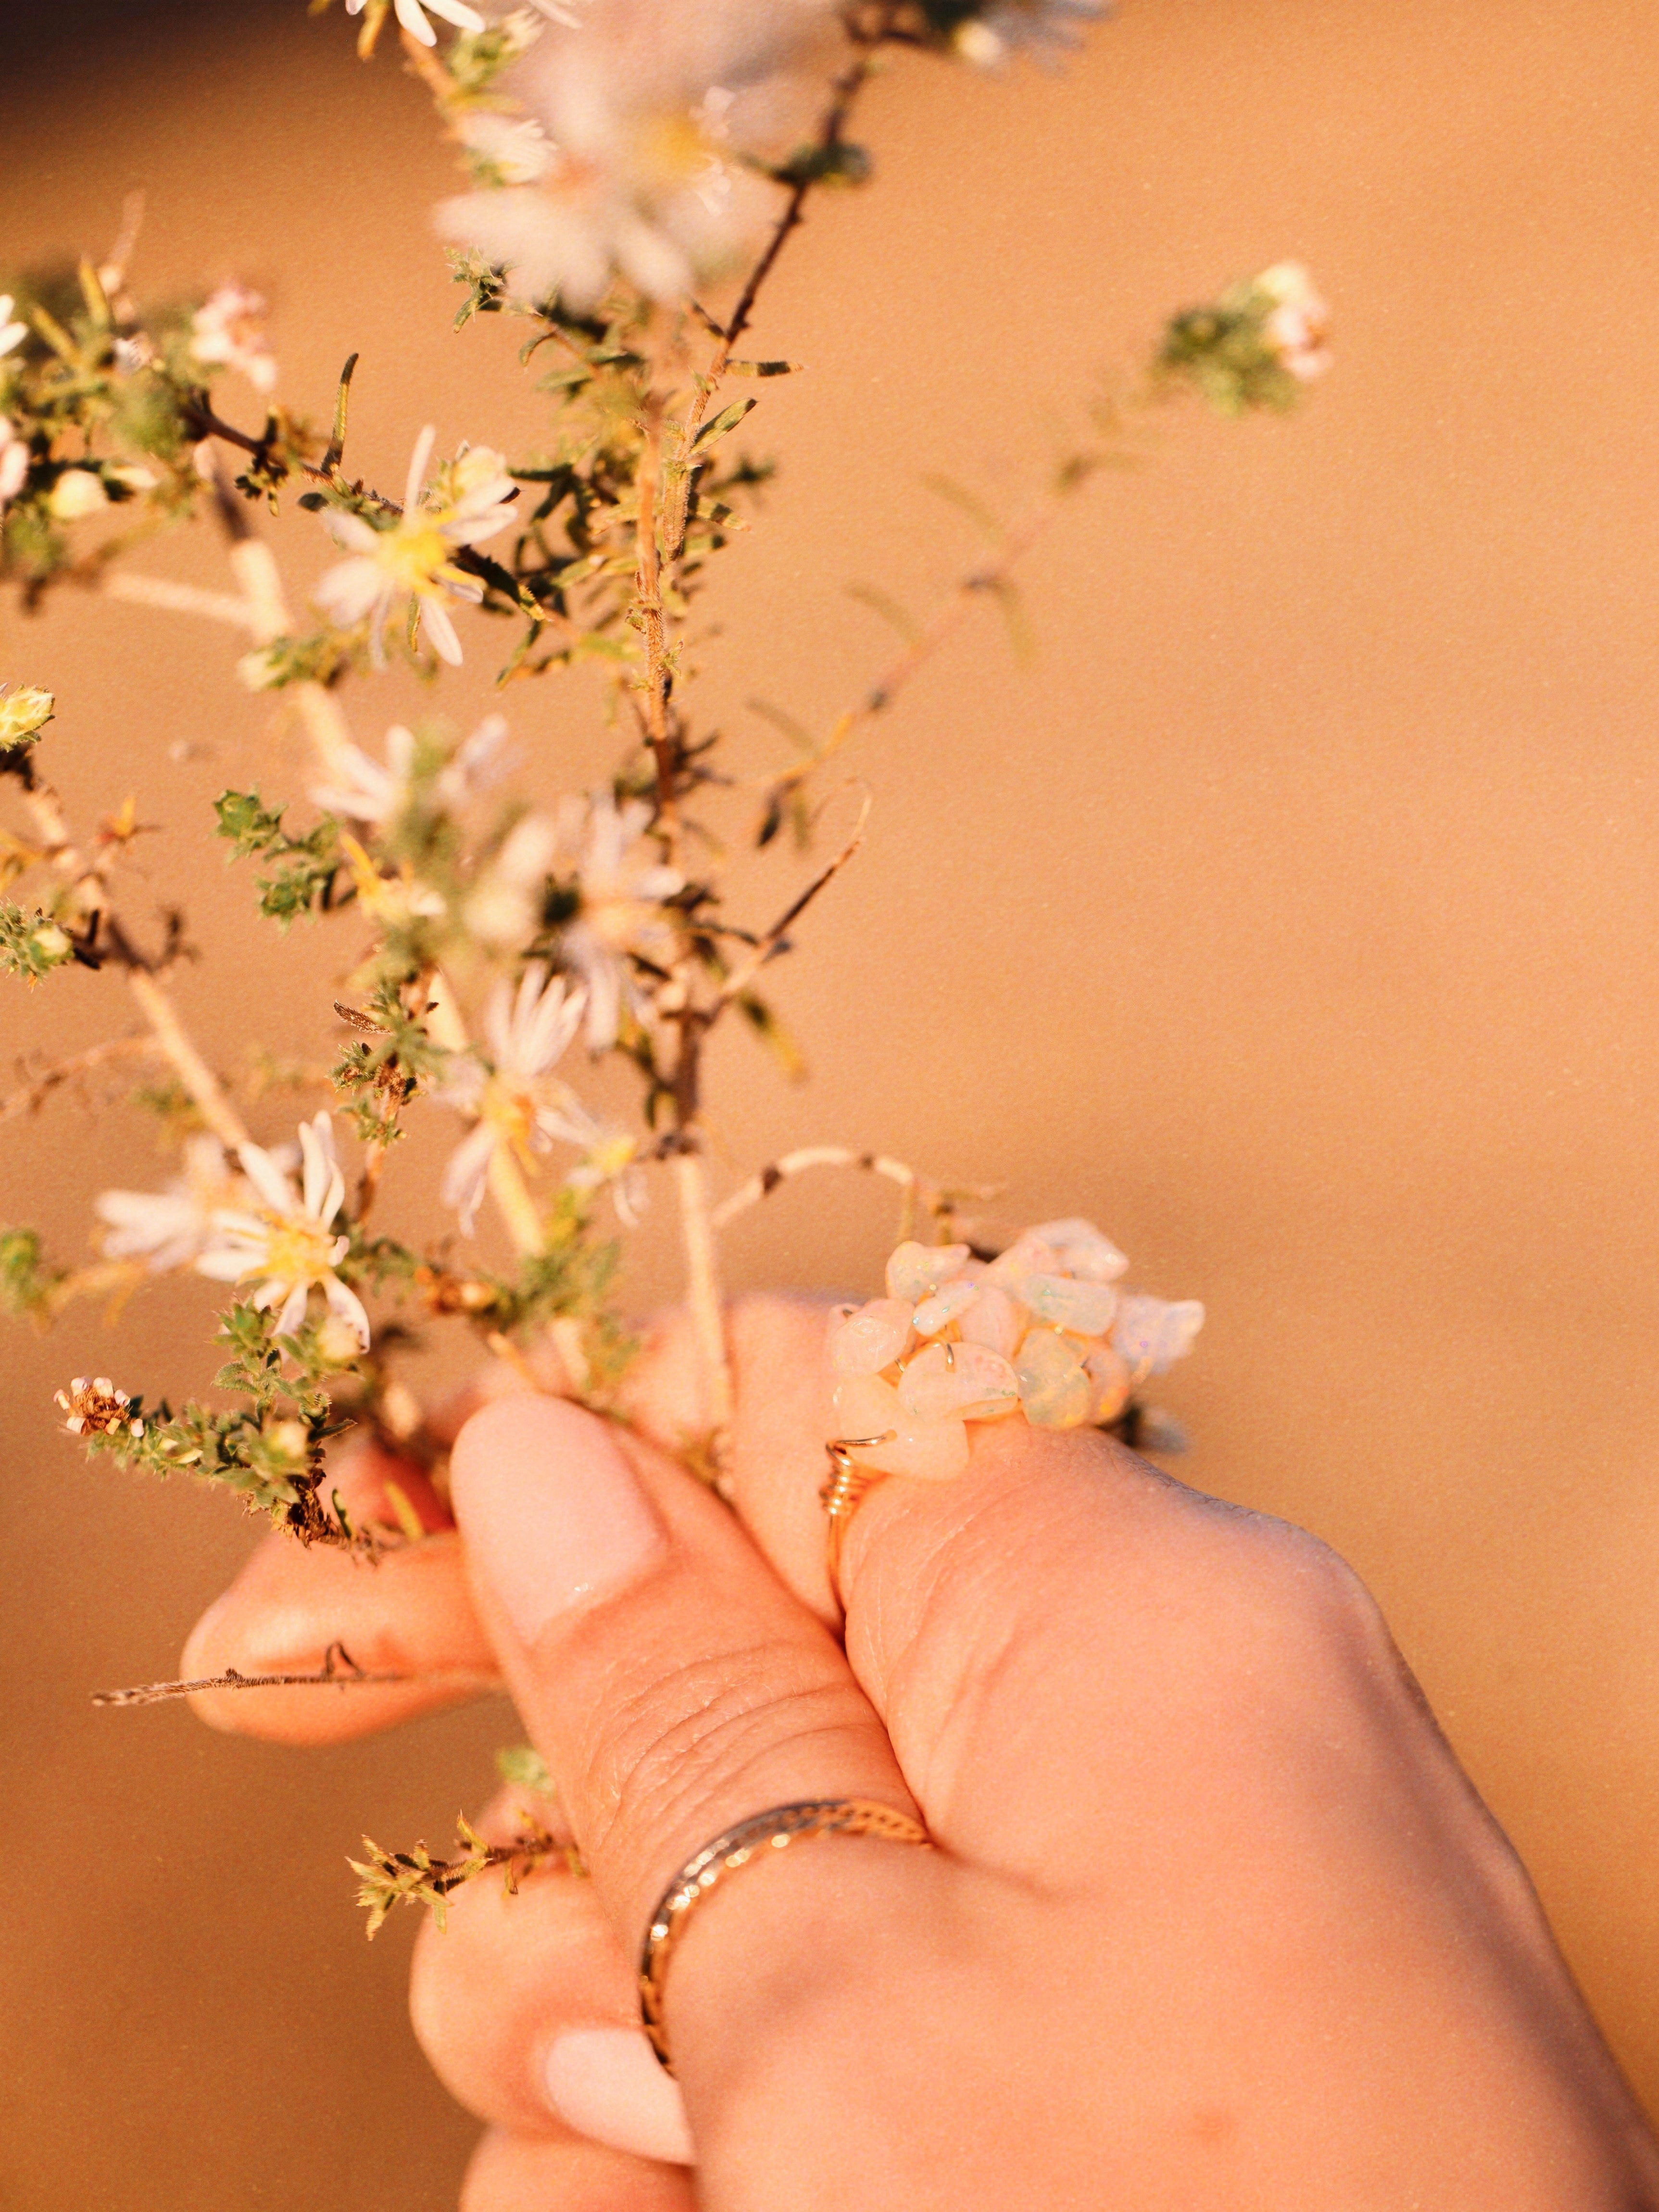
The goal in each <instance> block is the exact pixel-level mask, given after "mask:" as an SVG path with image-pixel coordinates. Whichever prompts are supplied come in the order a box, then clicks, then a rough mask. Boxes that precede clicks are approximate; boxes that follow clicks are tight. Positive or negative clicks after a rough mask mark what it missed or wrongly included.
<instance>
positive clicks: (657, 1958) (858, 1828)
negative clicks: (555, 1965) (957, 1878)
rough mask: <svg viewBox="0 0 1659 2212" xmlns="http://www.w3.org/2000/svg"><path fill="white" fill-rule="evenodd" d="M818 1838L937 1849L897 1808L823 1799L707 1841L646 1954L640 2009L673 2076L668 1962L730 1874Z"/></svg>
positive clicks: (655, 1924) (676, 1884) (650, 1931)
mask: <svg viewBox="0 0 1659 2212" xmlns="http://www.w3.org/2000/svg"><path fill="white" fill-rule="evenodd" d="M814 1836H881V1837H884V1838H886V1839H887V1841H888V1842H889V1843H894V1844H921V1845H923V1847H924V1848H926V1849H927V1850H931V1849H932V1848H933V1844H932V1838H930V1837H929V1835H928V1833H927V1830H926V1828H924V1827H923V1826H921V1822H920V1821H918V1820H912V1819H911V1818H910V1816H909V1815H908V1814H907V1813H896V1812H895V1811H894V1810H893V1808H892V1807H891V1806H890V1805H877V1804H874V1803H872V1802H871V1801H870V1800H869V1799H867V1798H864V1797H815V1798H810V1799H808V1800H807V1801H806V1802H805V1803H803V1804H799V1805H775V1806H774V1807H773V1808H772V1809H771V1811H770V1812H769V1813H757V1814H755V1816H754V1818H753V1819H752V1820H744V1821H743V1822H741V1823H740V1825H739V1826H737V1827H735V1828H728V1829H727V1830H726V1833H725V1834H724V1835H723V1836H716V1837H715V1838H714V1842H713V1843H712V1844H704V1845H703V1847H702V1850H700V1851H699V1852H698V1853H697V1855H696V1857H695V1858H691V1859H688V1860H687V1861H686V1863H685V1864H684V1866H683V1867H682V1868H681V1869H680V1870H679V1872H678V1874H677V1875H675V1877H674V1879H673V1881H671V1882H670V1883H669V1885H668V1887H667V1888H666V1889H665V1890H664V1892H663V1893H662V1895H661V1897H660V1898H659V1899H658V1900H657V1909H656V1911H654V1912H653V1914H652V1916H651V1924H650V1926H649V1927H648V1928H647V1929H646V1931H645V1948H644V1949H643V1950H642V1951H641V1954H640V2012H641V2018H642V2021H643V2025H644V2027H645V2032H646V2034H647V2036H648V2037H649V2038H650V2041H651V2047H652V2049H653V2051H655V2052H656V2054H657V2056H658V2057H659V2059H660V2060H661V2061H662V2063H663V2064H664V2066H665V2067H666V2068H667V2069H668V2071H669V2072H670V2073H672V2072H673V2070H674V2064H673V2061H672V2059H671V2058H670V2057H669V2055H668V2035H667V2031H666V2029H665V2027H664V2025H663V1984H664V1983H665V1980H666V1979H667V1975H668V1962H669V1960H670V1959H671V1958H672V1956H673V1954H674V1950H675V1947H676V1946H677V1945H678V1942H679V1940H680V1938H681V1936H683V1935H684V1933H685V1923H686V1921H687V1919H688V1918H689V1917H690V1914H691V1911H692V1910H693V1909H694V1907H696V1905H699V1904H701V1903H702V1899H704V1898H705V1897H707V1896H708V1893H709V1891H710V1890H711V1889H714V1888H715V1887H718V1885H719V1884H720V1882H722V1881H724V1880H725V1879H726V1875H728V1874H735V1873H736V1872H737V1870H738V1868H739V1867H743V1866H747V1865H749V1864H750V1862H751V1861H752V1860H755V1859H759V1858H763V1857H771V1856H772V1854H773V1853H775V1852H777V1851H782V1850H787V1849H788V1847H789V1845H790V1844H800V1843H806V1842H809V1841H810V1840H811V1838H813V1837H814Z"/></svg>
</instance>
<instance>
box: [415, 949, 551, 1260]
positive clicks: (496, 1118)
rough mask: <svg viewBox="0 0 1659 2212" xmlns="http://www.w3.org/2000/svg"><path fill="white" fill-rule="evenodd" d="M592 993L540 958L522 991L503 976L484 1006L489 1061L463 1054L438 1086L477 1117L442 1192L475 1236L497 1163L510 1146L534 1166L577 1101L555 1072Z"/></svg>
mask: <svg viewBox="0 0 1659 2212" xmlns="http://www.w3.org/2000/svg"><path fill="white" fill-rule="evenodd" d="M583 1002H584V994H583V993H582V992H580V990H575V991H573V990H571V989H570V988H569V987H568V985H567V984H566V982H565V981H564V979H563V977H562V976H554V977H553V978H552V979H551V980H550V979H549V976H548V971H547V968H546V966H545V964H544V963H543V962H541V961H538V960H537V961H532V963H530V965H529V967H527V968H526V969H525V971H524V975H522V977H521V978H520V982H519V987H518V990H517V992H516V993H515V992H514V991H513V989H512V987H510V986H509V985H508V984H507V983H506V982H501V983H498V984H497V985H496V986H495V990H494V991H493V992H492V993H491V994H490V999H489V1005H488V1006H487V1007H486V1008H485V1010H484V1019H483V1032H484V1042H485V1044H486V1047H487V1048H488V1060H487V1062H486V1061H484V1060H477V1059H468V1060H462V1061H461V1062H460V1063H459V1066H457V1068H456V1070H455V1073H453V1075H452V1076H451V1077H450V1079H449V1080H448V1082H447V1083H446V1084H445V1085H444V1086H443V1088H442V1089H441V1091H439V1092H438V1094H437V1095H438V1097H440V1098H441V1099H442V1100H443V1101H444V1102H445V1103H446V1104H448V1105H451V1106H454V1107H456V1108H458V1109H459V1110H460V1112H462V1113H463V1114H471V1115H473V1116H474V1117H475V1126H474V1127H473V1128H471V1130H470V1131H469V1132H468V1133H467V1134H466V1135H465V1137H464V1138H463V1139H461V1141H460V1143H459V1145H458V1146H456V1147H455V1150H454V1152H452V1153H451V1155H450V1158H449V1164H448V1166H447V1168H446V1169H445V1170H444V1176H443V1183H442V1196H443V1201H444V1204H445V1205H446V1206H453V1207H454V1209H455V1211H456V1212H457V1213H458V1214H459V1216H460V1219H461V1227H462V1229H463V1231H465V1233H466V1235H468V1236H469V1237H470V1236H471V1233H472V1225H473V1224H474V1222H475V1221H476V1220H477V1218H478V1208H479V1206H480V1205H481V1204H482V1203H483V1194H484V1188H485V1185H486V1184H487V1183H488V1182H489V1164H490V1162H491V1161H492V1160H493V1159H494V1158H495V1152H496V1149H497V1147H498V1146H503V1145H505V1146H509V1147H510V1148H511V1150H512V1151H513V1152H514V1153H515V1154H516V1155H517V1157H518V1158H519V1159H520V1162H521V1163H522V1164H524V1165H525V1166H526V1167H530V1166H532V1165H533V1164H534V1161H535V1156H536V1155H537V1154H538V1152H545V1151H546V1150H547V1148H548V1146H550V1144H551V1143H552V1142H553V1141H554V1139H556V1137H558V1136H559V1135H560V1134H561V1133H562V1127H563V1126H564V1122H563V1117H564V1116H565V1115H568V1113H569V1112H570V1110H571V1109H572V1107H573V1106H574V1103H575V1102H574V1098H573V1097H572V1095H571V1092H570V1089H569V1086H568V1085H567V1084H565V1083H563V1082H562V1081H561V1079H559V1078H558V1077H557V1076H556V1075H555V1073H553V1071H554V1069H555V1068H556V1066H558V1064H559V1061H560V1060H561V1059H562V1056H563V1054H564V1051H565V1048H566V1047H567V1046H568V1044H569V1042H570V1040H571V1038H572V1037H573V1036H574V1035H575V1033H576V1030H577V1027H578V1024H580V1021H581V1018H582V1006H583Z"/></svg>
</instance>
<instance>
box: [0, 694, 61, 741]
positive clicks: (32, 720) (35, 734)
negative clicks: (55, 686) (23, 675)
mask: <svg viewBox="0 0 1659 2212" xmlns="http://www.w3.org/2000/svg"><path fill="white" fill-rule="evenodd" d="M57 704H58V702H57V700H56V699H55V698H54V697H53V696H52V693H51V692H50V691H42V690H38V689H37V688H36V687H35V686H34V685H33V684H19V685H18V687H17V689H16V690H15V691H14V690H11V689H10V688H9V686H8V685H6V684H0V753H4V752H15V751H16V750H18V748H19V747H20V746H22V745H32V744H33V743H34V742H35V740H36V739H37V738H39V736H40V732H41V731H42V730H44V729H45V728H46V724H47V723H48V722H49V721H51V720H52V709H53V708H55V707H56V706H57Z"/></svg>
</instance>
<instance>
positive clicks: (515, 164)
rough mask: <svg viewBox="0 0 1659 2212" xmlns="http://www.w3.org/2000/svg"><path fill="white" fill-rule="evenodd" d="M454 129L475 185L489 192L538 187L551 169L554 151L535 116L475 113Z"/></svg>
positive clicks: (488, 111) (489, 111)
mask: <svg viewBox="0 0 1659 2212" xmlns="http://www.w3.org/2000/svg"><path fill="white" fill-rule="evenodd" d="M455 127H456V131H457V133H458V135H459V138H460V141H461V143H462V144H463V145H464V146H465V148H466V150H467V155H468V158H469V161H470V162H471V169H472V180H473V182H474V183H475V184H477V185H483V186H484V187H486V188H487V189H488V188H489V187H497V188H499V187H500V186H501V185H533V184H537V183H538V182H539V181H540V179H542V178H543V177H544V176H545V175H546V174H547V173H548V170H549V169H550V167H552V163H553V149H552V147H551V146H550V144H549V143H548V137H547V133H546V131H544V130H543V128H542V126H541V125H540V124H539V123H538V122H537V120H536V118H534V116H531V115H500V114H497V113H495V112H494V111H493V110H491V109H489V108H484V109H475V110H474V111H473V112H472V113H471V114H468V115H463V116H462V117H461V118H460V120H459V123H458V124H457V125H456V126H455Z"/></svg>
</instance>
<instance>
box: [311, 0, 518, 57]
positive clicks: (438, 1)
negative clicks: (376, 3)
mask: <svg viewBox="0 0 1659 2212" xmlns="http://www.w3.org/2000/svg"><path fill="white" fill-rule="evenodd" d="M345 4H346V13H347V15H362V12H363V8H364V4H365V0H345ZM397 12H398V21H399V22H400V23H401V24H402V25H403V27H404V30H406V31H407V32H408V33H409V35H410V38H411V39H418V40H420V42H421V44H422V46H436V45H437V43H438V33H436V32H435V30H434V29H433V27H432V26H431V24H430V23H428V21H427V20H426V19H427V17H428V15H435V16H436V17H437V18H438V20H439V21H440V22H443V23H453V24H454V26H455V27H456V28H457V29H458V30H461V31H482V30H483V27H484V19H483V16H482V15H480V14H479V13H478V11H477V9H476V8H469V7H468V6H467V5H466V0H397Z"/></svg>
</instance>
